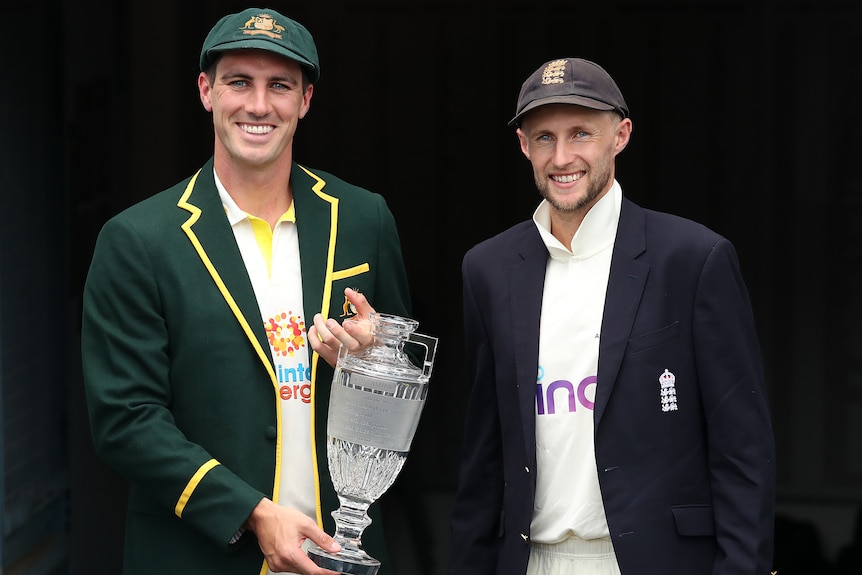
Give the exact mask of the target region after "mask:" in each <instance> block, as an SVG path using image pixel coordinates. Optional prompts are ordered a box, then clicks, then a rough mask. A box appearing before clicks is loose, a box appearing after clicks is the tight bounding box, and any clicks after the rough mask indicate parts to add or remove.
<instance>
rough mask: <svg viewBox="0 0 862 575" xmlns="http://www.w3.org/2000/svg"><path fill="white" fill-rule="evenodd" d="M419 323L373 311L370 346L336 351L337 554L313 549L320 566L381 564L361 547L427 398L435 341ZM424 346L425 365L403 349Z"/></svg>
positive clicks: (356, 571) (332, 411) (332, 468)
mask: <svg viewBox="0 0 862 575" xmlns="http://www.w3.org/2000/svg"><path fill="white" fill-rule="evenodd" d="M418 326H419V323H418V322H417V321H415V320H412V319H408V318H403V317H399V316H395V315H389V314H382V313H373V314H371V333H372V335H373V336H374V340H373V343H372V344H371V345H370V346H369V347H367V348H365V350H363V351H361V352H358V353H356V354H351V353H348V352H347V350H346V348H345V347H344V346H342V347H341V349H340V350H339V352H338V361H337V363H336V366H335V374H334V375H333V378H332V391H331V395H330V400H329V415H328V418H327V422H326V433H327V445H326V455H327V461H328V464H329V474H330V476H331V477H332V484H333V485H334V487H335V491H336V493H337V494H338V499H339V501H340V507H339V508H338V509H337V510H336V511H334V512H333V513H332V517H333V518H334V519H335V540H336V541H338V543H339V544H341V546H342V550H341V551H340V552H338V553H329V552H327V551H324V550H323V549H321V548H319V547H316V546H315V547H312V548H311V549H309V551H308V556H309V557H311V559H312V561H314V562H315V563H316V564H317V565H319V566H321V567H324V568H326V569H330V570H332V571H337V572H340V573H348V574H350V575H376V574H377V571H378V569H379V567H380V562H379V561H378V560H377V559H374V558H373V557H371V556H370V555H368V554H367V553H365V551H363V549H362V543H361V537H362V531H363V530H364V529H365V528H366V527H367V526H368V525H369V524H370V523H371V519H370V518H369V517H368V513H367V511H368V508H369V506H370V505H371V504H372V503H373V502H374V501H376V500H377V499H378V498H379V497H380V496H381V495H383V493H384V492H385V491H386V490H387V489H389V487H390V486H391V485H392V483H393V482H394V481H395V478H396V477H397V476H398V474H399V473H400V472H401V468H402V467H403V466H404V462H405V461H406V460H407V453H408V452H409V451H410V444H411V442H412V441H413V435H414V433H415V432H416V427H417V426H418V424H419V417H420V415H421V414H422V408H423V406H424V405H425V398H426V396H427V394H428V381H429V379H430V377H431V368H432V366H433V363H434V356H435V354H436V352H437V338H434V337H430V336H427V335H422V334H418V333H414V331H415V329H416V328H417V327H418ZM407 344H410V345H414V344H415V345H416V346H420V348H421V349H422V351H423V353H424V359H423V360H422V365H421V367H417V366H416V365H414V364H413V363H412V362H411V361H410V360H409V359H408V356H407V354H406V353H405V352H404V348H405V345H407Z"/></svg>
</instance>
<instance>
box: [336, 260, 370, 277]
mask: <svg viewBox="0 0 862 575" xmlns="http://www.w3.org/2000/svg"><path fill="white" fill-rule="evenodd" d="M370 269H371V266H369V265H368V263H367V262H366V263H364V264H359V265H358V266H353V267H352V268H347V269H346V270H338V271H335V272H332V281H337V280H343V279H345V278H350V277H354V276H358V275H359V274H364V273H367V272H368V271H369V270H370Z"/></svg>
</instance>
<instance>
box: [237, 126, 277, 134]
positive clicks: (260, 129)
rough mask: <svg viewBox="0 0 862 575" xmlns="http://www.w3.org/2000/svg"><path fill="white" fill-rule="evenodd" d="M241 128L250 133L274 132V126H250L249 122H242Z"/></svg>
mask: <svg viewBox="0 0 862 575" xmlns="http://www.w3.org/2000/svg"><path fill="white" fill-rule="evenodd" d="M240 128H242V130H243V131H244V132H248V133H249V134H268V133H270V132H272V130H273V127H272V126H250V125H248V124H240Z"/></svg>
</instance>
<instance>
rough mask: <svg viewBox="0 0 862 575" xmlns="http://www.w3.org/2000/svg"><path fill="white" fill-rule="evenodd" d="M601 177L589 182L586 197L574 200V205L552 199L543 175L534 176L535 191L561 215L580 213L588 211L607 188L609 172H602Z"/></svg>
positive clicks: (609, 177)
mask: <svg viewBox="0 0 862 575" xmlns="http://www.w3.org/2000/svg"><path fill="white" fill-rule="evenodd" d="M603 176H604V177H603V178H602V179H601V180H596V181H592V182H590V185H589V186H588V187H587V193H586V195H584V196H583V197H580V198H578V199H576V200H575V201H574V203H563V202H560V201H559V200H557V199H556V198H554V196H553V194H551V192H550V191H549V188H550V185H549V184H548V178H547V176H545V175H543V174H542V175H540V174H535V180H536V189H537V190H538V191H539V195H540V196H542V198H544V200H545V201H546V202H548V203H549V204H551V206H552V207H553V208H554V209H555V210H556V211H558V212H561V213H575V212H582V211H586V210H589V209H590V208H591V207H592V206H593V204H595V203H596V201H597V200H598V198H599V197H600V196H601V195H602V193H603V192H604V191H605V188H607V186H608V182H609V181H610V179H611V175H610V172H609V171H604V173H603Z"/></svg>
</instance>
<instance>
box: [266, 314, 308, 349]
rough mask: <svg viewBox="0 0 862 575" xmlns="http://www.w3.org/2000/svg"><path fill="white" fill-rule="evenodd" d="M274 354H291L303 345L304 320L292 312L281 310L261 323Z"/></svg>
mask: <svg viewBox="0 0 862 575" xmlns="http://www.w3.org/2000/svg"><path fill="white" fill-rule="evenodd" d="M263 327H264V329H266V338H267V339H268V340H269V345H270V346H271V347H272V353H273V355H275V356H282V357H286V356H288V355H289V356H291V357H293V354H294V353H296V352H297V351H298V350H299V349H300V348H302V347H303V346H304V345H305V322H304V321H303V320H302V318H301V317H300V316H297V315H293V312H287V313H284V312H281V313H280V314H276V316H275V317H271V318H269V319H268V320H266V321H265V322H264V324H263Z"/></svg>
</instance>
